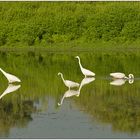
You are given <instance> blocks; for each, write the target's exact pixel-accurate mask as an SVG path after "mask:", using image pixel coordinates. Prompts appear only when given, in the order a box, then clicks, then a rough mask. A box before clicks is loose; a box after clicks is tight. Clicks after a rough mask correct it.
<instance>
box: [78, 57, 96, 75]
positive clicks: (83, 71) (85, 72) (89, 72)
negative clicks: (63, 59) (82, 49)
mask: <svg viewBox="0 0 140 140" xmlns="http://www.w3.org/2000/svg"><path fill="white" fill-rule="evenodd" d="M75 58H77V59H78V62H79V66H80V69H81V71H82V73H83V74H84V75H85V77H87V76H95V73H93V72H92V71H90V70H87V69H85V68H83V66H82V65H81V61H80V57H79V56H76V57H75Z"/></svg>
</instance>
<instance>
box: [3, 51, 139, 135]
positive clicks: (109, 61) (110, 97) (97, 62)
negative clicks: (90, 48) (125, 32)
mask: <svg viewBox="0 0 140 140" xmlns="http://www.w3.org/2000/svg"><path fill="white" fill-rule="evenodd" d="M76 55H79V56H80V58H81V63H82V65H83V67H85V68H87V69H89V70H91V71H93V72H95V73H96V80H94V81H93V82H91V83H90V84H87V85H84V86H83V87H82V88H81V91H80V96H79V97H74V98H72V99H73V100H74V102H75V104H76V105H77V107H78V108H79V109H81V108H82V109H83V111H84V112H85V113H87V114H90V116H91V118H93V119H96V120H97V121H98V122H101V124H102V123H109V124H111V125H112V127H113V130H114V131H116V130H117V131H122V132H130V133H137V132H139V130H140V111H139V107H140V95H139V92H140V81H139V77H140V71H139V68H140V61H139V60H140V55H139V54H138V53H133V52H123V53H119V52H117V53H116V54H115V53H114V52H110V53H107V52H93V53H78V52H75V53H37V54H36V53H35V52H33V51H29V52H28V53H23V54H18V53H5V52H1V55H0V67H1V68H3V69H4V70H5V71H7V72H10V73H12V74H14V75H16V76H18V77H19V78H20V79H21V81H22V83H21V88H20V89H18V90H17V91H15V92H13V93H11V94H8V95H6V96H4V97H3V98H2V99H1V100H0V116H1V117H0V124H1V125H0V130H1V131H0V136H3V135H4V136H6V135H8V133H9V129H10V128H11V127H14V126H16V127H26V126H27V124H28V122H30V121H32V113H33V112H34V113H35V112H39V111H43V108H46V107H47V102H48V100H49V98H47V99H46V98H45V97H53V98H54V99H55V101H56V107H57V103H58V102H60V100H61V98H62V97H63V94H64V93H65V91H67V87H65V86H64V84H63V82H62V80H61V78H60V77H59V76H58V75H57V73H58V72H62V73H63V74H64V78H65V79H69V80H72V81H76V82H78V83H80V82H81V81H82V80H83V78H84V76H83V75H82V73H81V71H80V68H79V65H78V61H77V59H75V56H76ZM116 71H120V72H124V73H126V74H129V73H133V74H134V76H135V77H136V80H135V81H134V83H133V84H131V85H130V84H129V83H128V82H126V83H125V84H124V85H122V86H119V87H115V86H112V85H110V84H109V83H110V82H111V79H109V73H111V72H116ZM0 83H1V86H0V92H1V94H2V93H3V91H4V90H5V89H6V88H7V80H6V78H5V77H4V76H3V75H2V74H0ZM65 100H67V99H65ZM65 100H64V101H63V102H65ZM40 101H41V107H39V108H37V106H36V105H35V104H37V103H38V102H40ZM62 105H64V104H62Z"/></svg>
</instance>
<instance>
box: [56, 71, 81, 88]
mask: <svg viewBox="0 0 140 140" xmlns="http://www.w3.org/2000/svg"><path fill="white" fill-rule="evenodd" d="M58 75H60V76H61V78H62V80H63V82H64V84H65V85H66V86H67V87H68V88H69V89H70V88H73V87H79V83H76V82H73V81H70V80H65V79H64V77H63V74H62V73H61V72H59V73H58Z"/></svg>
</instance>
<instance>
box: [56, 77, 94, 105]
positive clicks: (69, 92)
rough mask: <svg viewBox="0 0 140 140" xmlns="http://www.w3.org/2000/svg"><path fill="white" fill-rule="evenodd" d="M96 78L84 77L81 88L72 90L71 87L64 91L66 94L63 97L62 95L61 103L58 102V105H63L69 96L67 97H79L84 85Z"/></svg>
mask: <svg viewBox="0 0 140 140" xmlns="http://www.w3.org/2000/svg"><path fill="white" fill-rule="evenodd" d="M94 80H95V78H94V77H92V78H84V79H83V80H82V81H81V83H80V86H79V89H78V90H71V89H69V90H67V91H66V92H65V93H64V95H63V97H62V99H61V101H60V103H58V105H59V106H60V105H62V104H63V101H64V99H65V98H67V97H72V96H77V97H79V95H80V91H81V89H82V87H83V86H84V85H86V84H89V83H91V82H92V81H94Z"/></svg>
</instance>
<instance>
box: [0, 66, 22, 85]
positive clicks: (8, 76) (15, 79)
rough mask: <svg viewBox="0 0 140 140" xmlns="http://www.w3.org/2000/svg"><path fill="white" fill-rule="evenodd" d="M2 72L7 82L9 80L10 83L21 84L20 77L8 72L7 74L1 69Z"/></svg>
mask: <svg viewBox="0 0 140 140" xmlns="http://www.w3.org/2000/svg"><path fill="white" fill-rule="evenodd" d="M0 71H1V72H2V73H3V74H4V76H5V77H6V78H7V80H8V82H9V83H13V82H21V80H20V79H19V78H18V77H16V76H14V75H12V74H9V73H7V72H5V71H4V70H2V69H1V68H0Z"/></svg>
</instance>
